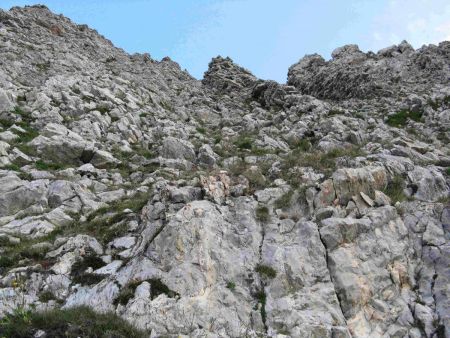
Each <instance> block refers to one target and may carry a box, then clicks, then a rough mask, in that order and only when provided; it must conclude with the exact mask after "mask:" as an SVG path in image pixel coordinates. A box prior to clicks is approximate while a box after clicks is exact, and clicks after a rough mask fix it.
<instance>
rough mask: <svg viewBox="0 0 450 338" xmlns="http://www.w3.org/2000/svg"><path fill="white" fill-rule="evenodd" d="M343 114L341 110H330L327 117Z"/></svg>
mask: <svg viewBox="0 0 450 338" xmlns="http://www.w3.org/2000/svg"><path fill="white" fill-rule="evenodd" d="M342 114H345V112H344V111H343V110H339V109H331V110H330V111H329V112H328V116H333V115H342Z"/></svg>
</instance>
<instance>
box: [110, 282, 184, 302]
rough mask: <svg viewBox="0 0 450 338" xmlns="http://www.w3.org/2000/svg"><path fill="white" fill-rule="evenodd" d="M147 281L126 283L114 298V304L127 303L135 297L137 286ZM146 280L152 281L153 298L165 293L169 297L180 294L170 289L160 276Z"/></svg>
mask: <svg viewBox="0 0 450 338" xmlns="http://www.w3.org/2000/svg"><path fill="white" fill-rule="evenodd" d="M142 282H145V281H140V280H132V281H131V282H129V283H128V284H127V285H125V286H124V287H123V288H122V289H121V290H120V292H119V295H118V296H117V298H116V299H115V300H114V305H118V304H121V305H127V304H128V302H129V301H130V299H132V298H133V297H134V293H135V291H136V288H137V287H138V286H139V285H140V284H141V283H142ZM146 282H148V283H150V291H151V299H152V300H153V299H155V298H156V297H158V296H159V295H162V294H165V295H166V296H167V297H169V298H174V297H177V296H179V295H178V293H176V292H175V291H172V290H170V289H169V287H168V286H167V285H166V284H164V283H163V282H162V281H161V279H159V278H151V279H147V280H146Z"/></svg>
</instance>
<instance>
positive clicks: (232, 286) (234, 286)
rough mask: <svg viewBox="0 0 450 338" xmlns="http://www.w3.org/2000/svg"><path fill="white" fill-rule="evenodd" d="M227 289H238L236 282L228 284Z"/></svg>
mask: <svg viewBox="0 0 450 338" xmlns="http://www.w3.org/2000/svg"><path fill="white" fill-rule="evenodd" d="M227 289H230V290H231V291H233V290H234V289H236V284H235V283H234V282H228V283H227Z"/></svg>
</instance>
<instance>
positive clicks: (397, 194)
mask: <svg viewBox="0 0 450 338" xmlns="http://www.w3.org/2000/svg"><path fill="white" fill-rule="evenodd" d="M404 188H405V182H404V180H403V178H402V177H401V176H400V175H396V176H394V178H393V179H392V181H390V182H389V183H388V185H387V187H386V189H385V190H384V193H385V194H386V195H388V196H389V197H390V198H391V202H392V203H393V204H395V203H396V202H403V201H405V200H406V199H407V196H406V195H405V193H404V191H403V189H404Z"/></svg>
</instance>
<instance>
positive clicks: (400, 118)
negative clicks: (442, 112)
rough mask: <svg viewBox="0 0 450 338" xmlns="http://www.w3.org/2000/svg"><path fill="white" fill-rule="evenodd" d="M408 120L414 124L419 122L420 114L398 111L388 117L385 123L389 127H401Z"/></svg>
mask: <svg viewBox="0 0 450 338" xmlns="http://www.w3.org/2000/svg"><path fill="white" fill-rule="evenodd" d="M408 119H411V120H413V121H416V122H421V120H422V113H421V112H412V111H409V110H400V111H399V112H398V113H395V114H392V115H389V116H388V118H387V120H386V123H387V124H388V125H390V126H391V127H397V128H398V127H403V126H405V125H406V123H407V122H408Z"/></svg>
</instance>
